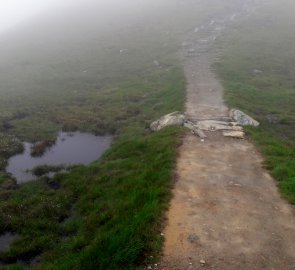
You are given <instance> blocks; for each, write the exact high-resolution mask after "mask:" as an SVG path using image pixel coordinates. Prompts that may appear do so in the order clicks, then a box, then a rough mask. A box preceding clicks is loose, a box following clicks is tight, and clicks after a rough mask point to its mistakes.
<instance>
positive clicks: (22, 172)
mask: <svg viewBox="0 0 295 270" xmlns="http://www.w3.org/2000/svg"><path fill="white" fill-rule="evenodd" d="M112 140H113V137H112V136H110V135H106V136H95V135H93V134H90V133H81V132H60V133H59V134H58V137H57V139H56V141H55V143H54V144H52V145H51V146H50V147H48V149H46V151H45V152H44V153H43V154H42V155H38V156H32V148H33V147H34V145H33V144H31V143H24V151H23V152H22V153H21V154H17V155H15V156H13V157H11V158H10V159H9V161H8V166H7V168H6V171H7V172H8V173H10V174H12V175H13V176H14V178H15V179H16V180H17V183H18V184H21V183H25V182H28V181H32V180H36V179H37V178H38V177H37V176H36V175H34V174H33V173H32V169H34V168H36V167H37V166H44V165H46V166H65V167H67V166H72V165H78V164H83V165H88V164H90V163H91V162H93V161H95V160H97V159H99V158H100V157H101V155H102V154H103V153H104V152H105V151H106V150H107V149H108V148H109V147H110V146H111V143H112ZM52 175H53V173H49V174H48V176H52Z"/></svg>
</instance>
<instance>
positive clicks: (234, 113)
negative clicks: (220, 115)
mask: <svg viewBox="0 0 295 270" xmlns="http://www.w3.org/2000/svg"><path fill="white" fill-rule="evenodd" d="M229 116H230V117H231V118H232V119H233V120H234V121H236V122H237V123H238V124H239V125H240V126H253V127H258V126H259V122H257V121H256V120H254V119H253V118H252V117H250V116H249V115H247V114H245V113H244V112H242V111H239V110H236V109H232V110H230V112H229Z"/></svg>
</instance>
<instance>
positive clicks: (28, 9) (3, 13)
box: [0, 0, 68, 33]
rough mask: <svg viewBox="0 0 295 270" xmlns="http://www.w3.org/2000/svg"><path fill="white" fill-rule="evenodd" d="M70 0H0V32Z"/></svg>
mask: <svg viewBox="0 0 295 270" xmlns="http://www.w3.org/2000/svg"><path fill="white" fill-rule="evenodd" d="M63 1H66V2H67V1H68V0H59V1H58V0H0V33H1V32H3V31H5V30H8V29H9V28H11V27H13V26H14V25H16V24H18V23H20V22H22V21H24V20H26V19H29V18H30V17H32V16H34V15H35V14H38V13H40V12H42V11H44V10H46V9H50V8H51V7H54V6H55V5H57V4H58V3H59V4H60V3H61V2H63Z"/></svg>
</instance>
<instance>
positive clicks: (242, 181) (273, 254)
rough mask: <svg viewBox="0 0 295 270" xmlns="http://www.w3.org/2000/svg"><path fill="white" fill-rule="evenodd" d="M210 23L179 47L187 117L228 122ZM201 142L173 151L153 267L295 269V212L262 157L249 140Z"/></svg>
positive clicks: (189, 140) (218, 137) (187, 141)
mask: <svg viewBox="0 0 295 270" xmlns="http://www.w3.org/2000/svg"><path fill="white" fill-rule="evenodd" d="M229 15H230V14H228V15H227V17H226V18H230V16H229ZM229 21H230V19H229ZM229 23H232V22H229ZM209 24H210V23H209V22H208V24H207V25H206V26H205V27H204V28H203V30H202V31H201V30H200V33H199V32H198V34H193V35H192V36H191V37H190V38H189V40H188V43H189V44H190V45H189V46H188V47H186V48H185V54H186V60H185V73H186V77H187V80H188V87H187V104H186V114H187V116H188V117H189V118H191V119H194V120H197V119H212V118H219V117H223V116H228V108H227V107H226V106H225V105H224V103H223V100H222V93H223V89H222V86H221V84H220V82H219V81H218V80H217V79H216V78H215V76H214V73H213V72H212V71H211V69H210V65H211V63H213V61H214V59H215V57H216V52H215V54H213V53H212V52H210V50H209V48H210V46H209V45H210V44H211V43H212V41H213V40H214V39H215V38H214V36H217V35H219V34H220V33H221V31H222V30H220V28H223V27H225V26H226V22H225V23H224V22H222V25H218V22H215V23H214V24H215V25H209ZM216 29H219V30H216ZM188 50H190V53H188ZM193 50H194V51H193ZM192 51H193V52H192ZM207 136H208V138H207V139H205V141H202V140H201V139H200V138H197V137H196V136H194V135H191V134H187V135H186V137H185V138H184V139H183V144H182V146H181V147H180V149H179V158H178V162H177V179H178V180H177V182H176V184H175V187H174V190H173V194H174V198H173V199H172V201H171V206H170V210H169V212H168V215H167V226H166V228H165V230H164V236H165V245H164V251H163V252H164V255H163V258H162V261H161V262H160V264H158V266H157V267H155V269H162V270H164V269H167V270H168V269H169V270H170V269H171V270H172V269H179V270H182V269H221V270H222V269H227V270H230V269H235V270H238V269H249V270H254V269H257V270H261V269H270V270H271V269H273V270H282V269H295V217H294V208H293V207H292V206H291V205H289V204H288V203H287V202H286V201H285V200H283V199H282V198H281V197H280V195H279V192H278V189H277V187H276V184H275V181H274V179H272V177H271V176H270V175H269V173H268V172H267V171H266V170H265V169H264V168H263V166H262V162H263V159H262V157H261V155H260V154H259V153H258V152H257V150H256V149H255V147H254V146H253V144H252V143H251V142H250V141H249V140H238V139H232V138H225V137H223V136H222V134H221V133H218V132H207ZM202 260H204V261H205V264H202V263H201V262H200V261H202Z"/></svg>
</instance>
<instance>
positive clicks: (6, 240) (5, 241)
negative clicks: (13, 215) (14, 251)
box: [0, 233, 19, 252]
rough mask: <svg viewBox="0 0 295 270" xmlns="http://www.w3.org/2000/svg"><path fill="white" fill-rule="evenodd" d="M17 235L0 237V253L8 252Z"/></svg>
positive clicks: (7, 234) (9, 234)
mask: <svg viewBox="0 0 295 270" xmlns="http://www.w3.org/2000/svg"><path fill="white" fill-rule="evenodd" d="M18 237H19V236H18V235H17V234H12V233H5V234H2V235H0V252H6V251H8V250H9V248H10V245H11V244H12V243H13V242H14V241H15V240H16V239H17V238H18Z"/></svg>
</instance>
